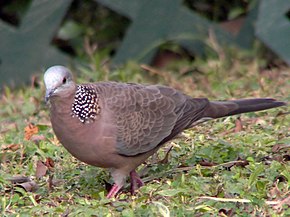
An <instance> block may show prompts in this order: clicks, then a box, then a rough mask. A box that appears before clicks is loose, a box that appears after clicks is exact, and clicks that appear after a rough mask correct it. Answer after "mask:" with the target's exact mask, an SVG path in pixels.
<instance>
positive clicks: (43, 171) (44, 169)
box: [35, 160, 48, 179]
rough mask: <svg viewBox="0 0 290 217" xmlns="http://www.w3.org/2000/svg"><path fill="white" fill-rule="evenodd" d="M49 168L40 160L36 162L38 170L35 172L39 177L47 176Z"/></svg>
mask: <svg viewBox="0 0 290 217" xmlns="http://www.w3.org/2000/svg"><path fill="white" fill-rule="evenodd" d="M47 170H48V168H47V166H46V165H45V164H44V163H43V162H42V161H40V160H38V161H37V163H36V172H35V176H36V178H37V179H39V178H41V177H43V176H45V175H46V172H47Z"/></svg>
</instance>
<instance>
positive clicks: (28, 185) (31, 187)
mask: <svg viewBox="0 0 290 217" xmlns="http://www.w3.org/2000/svg"><path fill="white" fill-rule="evenodd" d="M16 186H18V187H22V188H23V189H24V190H25V191H27V192H33V191H36V190H37V189H38V185H37V184H36V183H35V182H34V181H30V182H23V183H21V184H17V185H16Z"/></svg>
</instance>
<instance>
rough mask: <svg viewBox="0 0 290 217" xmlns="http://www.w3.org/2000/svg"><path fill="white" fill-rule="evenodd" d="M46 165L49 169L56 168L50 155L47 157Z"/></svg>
mask: <svg viewBox="0 0 290 217" xmlns="http://www.w3.org/2000/svg"><path fill="white" fill-rule="evenodd" d="M45 165H46V166H47V167H48V169H49V170H52V169H53V168H54V161H53V160H52V159H51V158H50V157H48V158H46V161H45Z"/></svg>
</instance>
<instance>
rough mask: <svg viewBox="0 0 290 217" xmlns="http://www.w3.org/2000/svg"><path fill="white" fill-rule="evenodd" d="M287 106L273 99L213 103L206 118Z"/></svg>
mask: <svg viewBox="0 0 290 217" xmlns="http://www.w3.org/2000/svg"><path fill="white" fill-rule="evenodd" d="M284 105H286V103H285V102H281V101H277V100H275V99H271V98H256V99H240V100H229V101H211V102H210V105H209V106H208V107H207V109H206V110H205V112H204V117H209V118H220V117H225V116H230V115H236V114H241V113H247V112H254V111H261V110H266V109H270V108H275V107H279V106H284Z"/></svg>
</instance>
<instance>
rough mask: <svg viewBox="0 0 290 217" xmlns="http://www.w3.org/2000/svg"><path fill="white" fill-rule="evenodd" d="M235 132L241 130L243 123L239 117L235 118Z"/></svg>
mask: <svg viewBox="0 0 290 217" xmlns="http://www.w3.org/2000/svg"><path fill="white" fill-rule="evenodd" d="M235 124H236V126H235V133H237V132H241V131H242V130H243V123H242V120H241V118H240V117H238V118H237V119H236V123H235Z"/></svg>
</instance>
